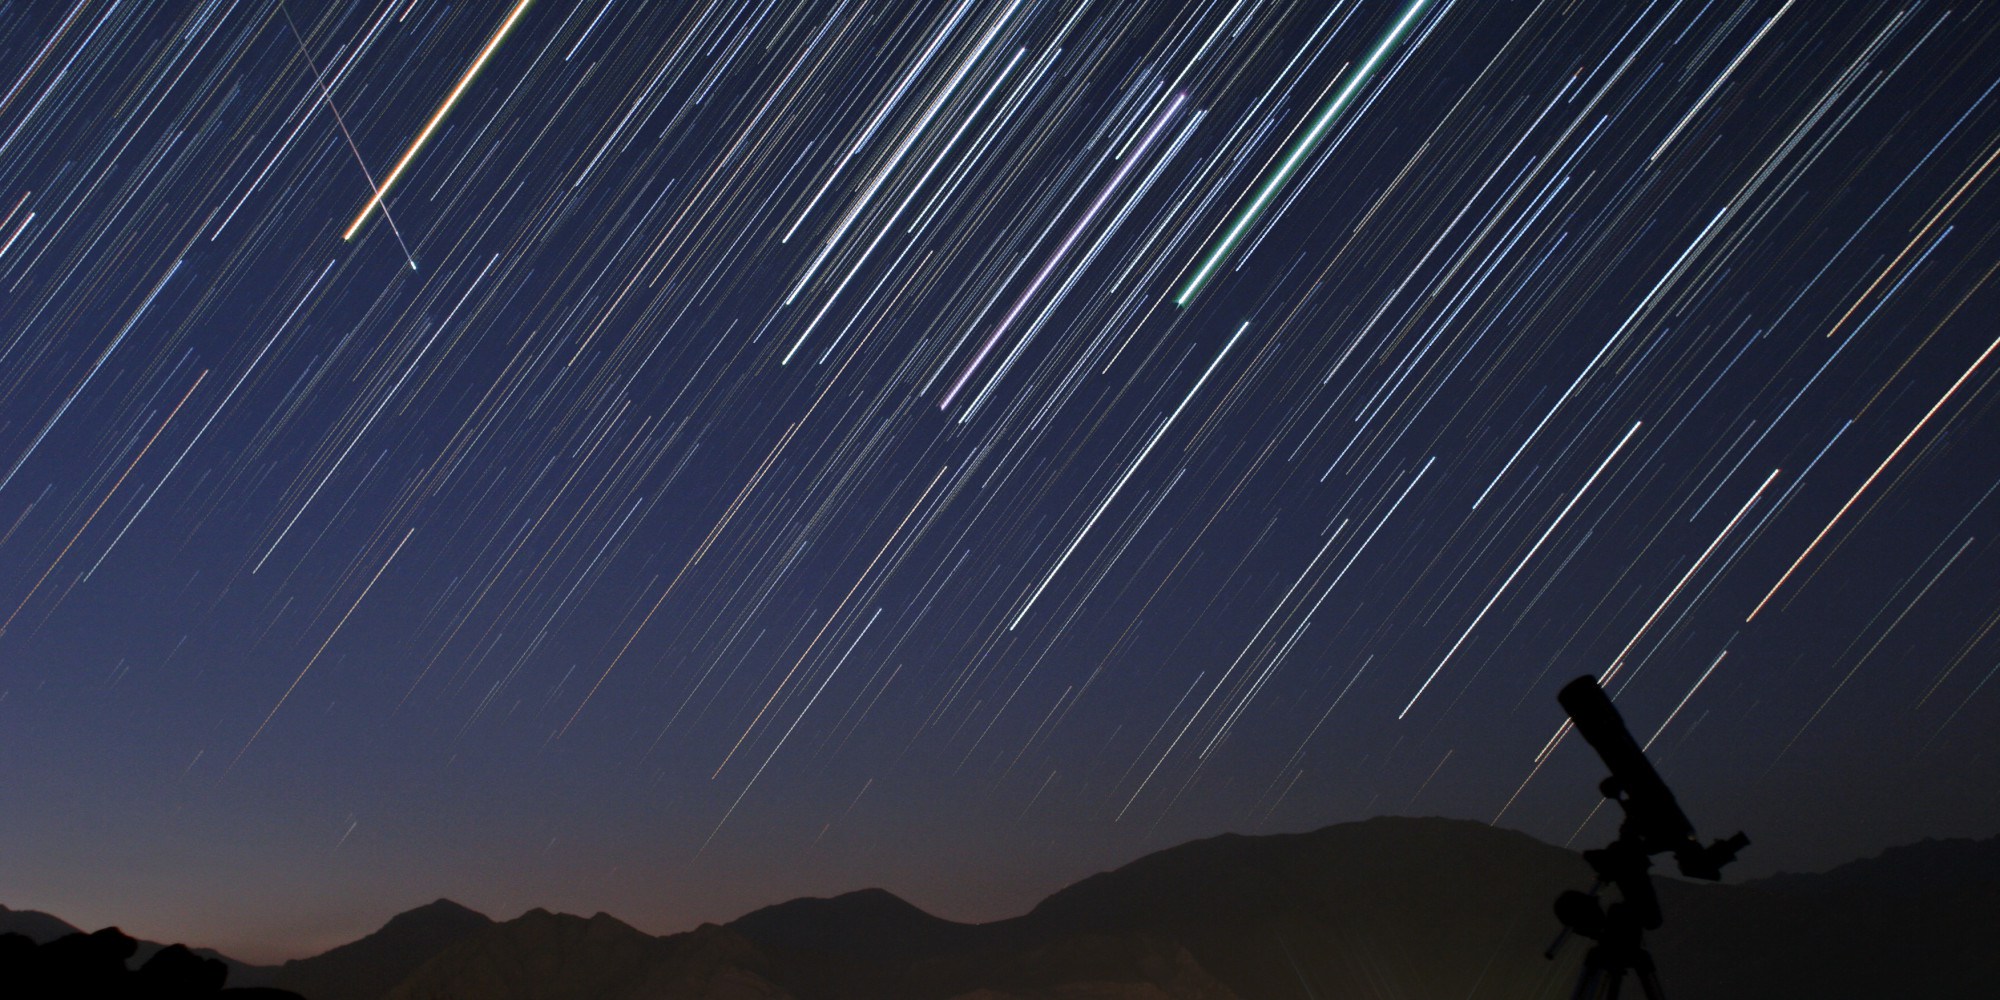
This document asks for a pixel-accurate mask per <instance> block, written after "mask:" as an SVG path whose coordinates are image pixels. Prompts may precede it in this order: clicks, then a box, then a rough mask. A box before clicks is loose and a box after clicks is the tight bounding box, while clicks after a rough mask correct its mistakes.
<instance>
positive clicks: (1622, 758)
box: [1545, 676, 1750, 1000]
mask: <svg viewBox="0 0 2000 1000" xmlns="http://www.w3.org/2000/svg"><path fill="white" fill-rule="evenodd" d="M1556 701H1557V702H1559V703H1561V705H1562V707H1563V711H1564V712H1567V713H1569V718H1570V721H1571V722H1572V723H1574V724H1575V725H1576V731H1577V732H1579V733H1581V734H1583V738H1584V740H1585V741H1586V742H1588V743H1589V744H1590V746H1591V749H1593V750H1596V751H1597V756H1599V757H1601V758H1603V760H1604V766H1605V767H1608V768H1610V769H1611V774H1610V776H1609V777H1607V778H1605V779H1604V780H1603V781H1601V782H1599V783H1598V786H1597V787H1598V790H1599V791H1602V792H1603V793H1604V797H1605V798H1607V799H1610V800H1612V801H1614V802H1616V803H1618V805H1619V807H1620V808H1622V809H1624V810H1625V821H1624V822H1623V823H1622V824H1620V825H1619V827H1618V839H1617V840H1614V841H1612V842H1611V844H1610V845H1609V846H1607V847H1603V848H1600V849H1598V850H1594V851H1585V852H1583V860H1584V861H1585V862H1586V863H1587V864H1589V865H1590V868H1591V870H1592V871H1594V872H1596V873H1597V885H1596V886H1594V887H1593V888H1592V889H1591V890H1590V891H1589V892H1587V893H1586V892H1578V891H1576V890H1573V889H1572V890H1570V891H1568V892H1565V893H1563V894H1562V895H1561V896H1558V897H1556V919H1558V920H1561V921H1562V925H1563V931H1562V934H1561V935H1559V936H1558V937H1557V938H1556V941H1555V943H1554V944H1552V945H1550V946H1549V950H1548V951H1547V952H1546V953H1545V954H1546V956H1547V957H1549V958H1554V957H1555V955H1556V949H1558V948H1560V947H1561V946H1562V942H1563V939H1564V938H1566V937H1568V936H1569V935H1570V934H1571V933H1575V934H1579V935H1582V936H1583V937H1587V938H1590V939H1591V940H1593V941H1595V942H1597V943H1596V944H1595V945H1593V946H1592V947H1591V949H1590V953H1589V954H1588V955H1586V956H1584V960H1583V973H1582V975H1581V976H1579V977H1578V980H1577V984H1576V992H1575V993H1574V994H1572V997H1573V998H1574V1000H1596V998H1600V997H1601V998H1605V1000H1616V998H1617V996H1618V992H1619V984H1620V981H1621V980H1623V979H1624V977H1625V974H1626V973H1627V972H1630V973H1633V974H1634V975H1635V978H1637V979H1638V981H1639V988H1640V989H1641V990H1642V991H1643V992H1644V993H1645V994H1646V996H1647V997H1648V998H1649V1000H1664V994H1663V993H1662V992H1661V991H1660V981H1659V977H1658V975H1657V973H1656V972H1655V970H1654V966H1653V956H1652V955H1651V954H1650V953H1648V952H1647V951H1646V948H1645V945H1644V934H1645V932H1646V931H1649V930H1654V929H1656V928H1658V927H1659V926H1660V920H1661V915H1660V897H1659V894H1658V893H1657V892H1655V891H1654V889H1653V878H1652V875H1651V874H1649V872H1648V869H1650V868H1652V866H1653V855H1655V854H1666V853H1671V854H1673V856H1674V861H1675V862H1676V863H1677V865H1678V866H1679V868H1680V870H1681V874H1683V875H1686V876H1687V877H1689V878H1699V879H1706V880H1708V881H1710V882H1714V881H1717V880H1719V879H1721V878H1722V866H1723V865H1726V864H1728V863H1730V862H1731V861H1734V860H1736V852H1738V851H1740V850H1742V849H1743V848H1744V847H1746V846H1748V845H1749V843H1750V838H1749V837H1746V836H1744V835H1743V834H1742V833H1741V832H1738V833H1737V834H1736V835H1735V836H1733V837H1730V838H1728V839H1725V840H1718V841H1716V842H1714V843H1712V844H1709V845H1708V846H1707V847H1703V846H1702V844H1701V841H1699V840H1697V839H1695V835H1694V824H1693V823H1691V822H1689V821H1688V818H1687V814H1686V813H1684V812H1682V811H1681V806H1680V803H1678V802H1676V801H1674V793H1673V792H1672V791H1669V790H1668V788H1667V783H1666V782H1664V781H1661V780H1660V772H1658V771H1655V770H1653V765H1652V764H1651V763H1649V762H1648V761H1647V760H1646V754H1645V752H1644V751H1643V750H1641V749H1639V744H1638V742H1637V741H1636V740H1634V739H1632V732H1631V730H1629V729H1626V728H1625V720H1624V718H1623V717H1621V716H1620V715H1619V714H1618V709H1616V708H1614V707H1613V706H1612V704H1611V699H1610V697H1609V696H1607V695H1606V694H1605V693H1604V688H1602V687H1600V686H1599V685H1598V683H1597V678H1595V677H1590V676H1583V677H1579V678H1577V679H1576V680H1573V681H1571V682H1569V683H1568V684H1565V685H1563V689H1562V691H1560V692H1558V693H1557V694H1556ZM1607 885H1615V886H1617V887H1618V895H1619V899H1618V900H1617V901H1615V902H1613V903H1611V905H1609V906H1606V905H1604V904H1603V903H1601V902H1599V900H1598V893H1600V892H1602V891H1603V890H1604V887H1605V886H1607Z"/></svg>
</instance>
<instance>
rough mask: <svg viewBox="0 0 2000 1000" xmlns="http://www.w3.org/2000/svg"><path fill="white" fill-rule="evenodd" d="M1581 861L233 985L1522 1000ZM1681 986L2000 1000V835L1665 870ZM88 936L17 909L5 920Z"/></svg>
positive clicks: (1701, 991) (781, 907)
mask: <svg viewBox="0 0 2000 1000" xmlns="http://www.w3.org/2000/svg"><path fill="white" fill-rule="evenodd" d="M1590 881H1591V872H1590V869H1589V867H1588V866H1587V865H1585V864H1584V862H1583V860H1582V859H1581V857H1580V856H1579V855H1578V854H1576V853H1575V852H1572V851H1568V850H1564V849H1562V848H1557V847H1552V846H1549V845H1547V844H1543V843H1541V842H1539V841H1536V840H1534V839H1533V838H1530V837H1528V836H1526V835H1524V834H1520V833H1514V832H1510V831H1506V830H1499V829H1495V828H1492V827H1489V826H1486V825H1484V824H1481V823H1476V822H1470V821H1463V820H1446V819H1409V818H1396V817H1384V818H1378V819H1373V820H1368V821H1365V822H1360V823H1349V824H1342V825H1338V826H1331V827H1327V828H1325V829H1322V830H1317V831H1314V832H1311V833H1300V834H1282V835H1270V836H1238V835H1225V836H1220V837H1212V838H1208V839H1205V840H1198V841H1193V842H1190V843H1187V844H1182V845H1180V846H1178V847H1173V848H1168V849H1166V850H1163V851H1159V852H1156V853H1154V854H1150V855H1147V856H1145V857H1142V858H1140V859H1138V860H1136V861H1134V862H1132V863H1130V864H1127V865H1124V866H1122V867H1120V868H1117V869H1115V870H1113V871H1108V872H1104V873H1101V874H1098V875H1093V876H1090V877H1089V878H1086V879H1083V880H1082V881H1079V882H1077V883H1076V884H1074V885H1071V886H1069V887H1068V888H1065V889H1063V890H1061V891H1059V892H1057V893H1055V894H1053V895H1051V896H1049V897H1048V898H1047V899H1045V900H1043V901H1042V902H1041V903H1040V904H1038V905H1036V906H1035V907H1034V908H1033V909H1032V910H1030V911H1029V912H1027V913H1025V914H1022V915H1021V916H1018V917H1013V918H1010V919H1006V920H1000V921H995V922H992V923H986V924H961V923H955V922H952V921H949V920H944V919H941V918H939V917H936V916H933V915H931V914H929V913H926V912H924V911H923V910H922V909H919V908H918V907H916V906H913V905H911V904H910V903H908V902H905V901H904V900H902V899H899V898H897V897H896V896H895V895H893V894H891V893H888V892H886V891H883V890H880V889H867V890H862V891H859V892H851V893H846V894H843V895H840V896H835V897H832V898H828V899H795V900H792V901H790V902H786V903H780V904H777V905H775V906H768V907H764V908H762V909H759V910H756V911H753V912H751V913H749V914H746V915H744V916H743V917H741V918H739V919H737V920H735V921H732V922H730V923H728V924H726V925H722V926H717V925H713V924H704V925H703V926H702V927H700V928H698V929H696V930H693V931H690V932H687V933H684V934H674V935H668V936H665V937H655V936H653V935H649V934H646V933H644V932H641V931H639V930H637V929H635V928H633V927H631V926H630V925H627V924H625V923H623V922H621V921H619V920H618V919H616V918H614V917H611V916H609V915H606V914H602V913H600V914H597V915H596V916H593V917H588V918H585V917H578V916H570V915H566V914H555V913H549V912H547V911H545V910H539V909H538V910H530V911H528V912H527V913H525V914H523V915H522V916H520V917H518V918H516V919H514V920H509V921H505V922H499V923H496V922H494V921H492V920H489V919H488V918H486V917H485V916H482V915H480V914H478V913H475V912H473V911H471V910H469V909H466V908H465V907H463V906H459V905H458V904H456V903H452V902H449V901H447V900H439V901H437V902H435V903H431V904H428V905H427V906H423V907H419V908H417V909H415V910H412V911H409V912H408V913H404V914H400V915H398V916H397V917H395V918H393V919H391V920H390V921H389V922H388V923H387V924H386V925H384V926H383V928H382V929H381V930H379V931H377V932H375V933H374V934H371V935H368V936H367V937H364V938H362V939H360V940H358V941H355V942H353V943H351V944H347V945H342V946H341V947H338V948H335V949H332V950H331V951H328V952H325V953H323V954H320V955H316V956H313V957H311V958H305V959H298V960H295V961H292V962H287V963H285V965H284V966H282V967H270V968H265V969H261V970H255V969H253V970H250V971H251V972H254V973H261V975H246V976H245V977H244V978H240V979H239V978H236V977H235V976H234V975H232V979H231V981H232V983H238V984H243V985H253V984H259V983H261V984H268V985H271V986H278V987H283V988H285V989H290V990H294V991H296V992H298V993H300V994H303V995H304V996H306V997H307V998H309V1000H445V998H467V1000H470V998H482V1000H485V998H492V1000H528V998H547V1000H571V998H574V1000H583V998H598V1000H638V998H641V997H660V996H670V997H677V998H678V997H689V998H716V1000H765V998H781V997H793V998H798V1000H1237V998H1242V1000H1290V998H1301V1000H1304V998H1319V997H1345V996H1409V997H1452V998H1459V997H1467V998H1477V1000H1511V998H1521V1000H1527V998H1531V997H1549V996H1567V995H1568V993H1569V989H1570V985H1571V983H1572V982H1573V981H1574V978H1575V976H1576V972H1577V968H1578V965H1579V964H1580V961H1581V958H1582V946H1581V944H1579V943H1575V942H1572V943H1571V944H1569V945H1568V946H1567V948H1566V950H1564V951H1562V952H1561V953H1559V954H1558V955H1557V958H1556V960H1555V961H1548V960H1545V959H1544V958H1543V957H1542V951H1543V949H1544V948H1545V947H1546V946H1547V945H1548V943H1549V941H1550V940H1551V939H1552V938H1553V937H1554V935H1555V933H1556V930H1557V927H1558V925H1557V921H1556V920H1555V917H1554V914H1553V912H1552V909H1551V904H1552V902H1553V901H1554V899H1555V897H1556V895H1557V894H1558V893H1559V892H1561V891H1563V890H1565V889H1573V888H1588V887H1589V884H1590ZM1656 881H1657V883H1658V887H1659V892H1660V897H1661V903H1662V907H1663V909H1664V912H1665V916H1666V922H1665V925H1664V926H1663V927H1662V928H1660V929H1659V930H1657V931H1654V932H1651V933H1650V934H1649V935H1648V938H1647V944H1648V946H1649V947H1650V948H1651V949H1652V951H1653V954H1654V956H1655V957H1656V958H1657V960H1658V963H1659V969H1660V977H1661V980H1662V982H1663V984H1664V986H1665V988H1666V990H1667V991H1668V992H1669V993H1670V994H1672V995H1675V996H1681V997H1703V998H1709V1000H1751V998H1759V1000H1762V998H1769V997H1789V996H1801V997H1803V996H1811V997H1815V998H1823V1000H1864V998H1866V1000H1874V998H1878V997H1885V996H1922V997H1926V998H1947V1000H1948V998H1960V997H1963V998H1975V997H1976V998H1982V1000H1983V998H1986V997H1991V996H1993V995H1995V992H1994V984H1996V983H2000V949H1996V948H1994V947H1993V946H1992V942H1993V941H1994V940H1996V939H2000V838H1990V839H1986V840H1978V841H1971V840H1951V841H1926V842H1923V843H1920V844H1914V845H1910V846H1907V847H1900V848H1895V849H1892V850H1890V851H1887V852H1884V853H1883V854H1882V855H1880V856H1878V857H1875V858H1870V859H1866V860H1863V861H1857V862H1853V863H1851V864H1847V865H1843V866H1840V867H1839V868H1836V869H1833V870H1832V871H1829V872H1826V873H1822V874H1807V875H1797V874H1787V875H1779V876H1773V877H1771V878H1766V879H1759V880H1755V881H1751V882H1746V883H1743V884H1738V885H1716V884H1712V883H1697V882H1689V881H1685V880H1682V879H1679V878H1676V877H1672V876H1671V875H1668V874H1665V873H1661V874H1660V877H1659V878H1657V880H1656ZM28 923H34V924H36V926H40V927H43V928H45V929H48V930H51V931H62V930H64V929H65V928H68V925H67V924H64V923H62V922H61V921H60V920H58V919H57V918H55V917H52V916H50V915H48V914H42V913H36V912H34V911H18V910H4V909H0V931H4V930H7V929H9V928H15V927H21V926H24V925H26V924H28Z"/></svg>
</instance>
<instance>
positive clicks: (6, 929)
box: [0, 906, 82, 944]
mask: <svg viewBox="0 0 2000 1000" xmlns="http://www.w3.org/2000/svg"><path fill="white" fill-rule="evenodd" d="M80 930H82V928H80V927H75V926H72V925H71V924H70V923H69V922H68V921H65V920H63V919H61V918H59V917H54V916H50V915H49V914H46V913H43V912H42V911H40V910H10V909H8V908H6V907H4V906H0V934H20V935H23V936H25V937H26V938H27V939H28V940H30V941H33V942H35V943H36V944H47V943H49V942H50V941H54V940H55V939H56V938H59V937H62V936H63V935H65V934H75V933H77V932H78V931H80Z"/></svg>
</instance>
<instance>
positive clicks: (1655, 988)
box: [1632, 967, 1667, 1000]
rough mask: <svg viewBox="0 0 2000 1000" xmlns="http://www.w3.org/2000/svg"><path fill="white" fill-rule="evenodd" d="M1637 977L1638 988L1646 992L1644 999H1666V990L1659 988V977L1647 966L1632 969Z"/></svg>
mask: <svg viewBox="0 0 2000 1000" xmlns="http://www.w3.org/2000/svg"><path fill="white" fill-rule="evenodd" d="M1632 972H1633V973H1634V974H1635V975H1637V976H1638V977H1639V990H1640V992H1642V993H1644V994H1646V1000H1667V994H1666V991H1664V990H1662V989H1660V977H1659V974H1658V973H1655V972H1654V971H1653V970H1652V969H1651V968H1649V967H1641V968H1637V969H1633V970H1632Z"/></svg>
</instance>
